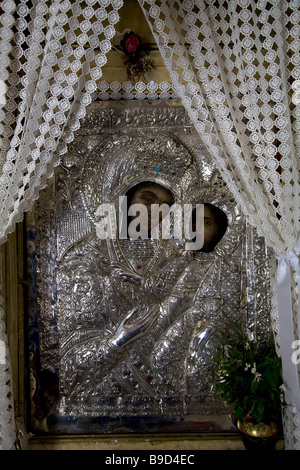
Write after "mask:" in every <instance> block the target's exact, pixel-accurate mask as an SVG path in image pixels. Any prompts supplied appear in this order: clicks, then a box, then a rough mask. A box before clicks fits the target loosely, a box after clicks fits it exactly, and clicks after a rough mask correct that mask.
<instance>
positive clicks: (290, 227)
mask: <svg viewBox="0 0 300 470" xmlns="http://www.w3.org/2000/svg"><path fill="white" fill-rule="evenodd" d="M139 3H140V5H141V7H142V8H143V11H144V13H145V16H146V18H147V20H148V23H149V25H150V27H151V29H152V32H153V35H154V37H155V39H156V42H157V44H158V47H159V50H160V53H161V55H162V57H163V58H164V61H165V65H166V68H167V69H168V71H169V73H170V77H171V81H172V84H173V86H174V90H175V92H176V93H177V94H178V96H179V97H180V98H181V100H182V104H183V105H184V107H185V108H186V110H187V112H188V114H189V116H190V118H191V120H192V121H193V123H194V125H195V128H196V130H197V131H198V133H199V135H200V136H201V138H202V141H203V142H204V143H205V144H206V146H207V149H208V151H209V152H210V154H211V155H212V157H213V159H214V161H215V163H216V165H217V167H218V168H219V170H220V172H221V174H222V176H223V178H224V180H225V181H226V183H227V184H228V187H229V188H230V190H231V191H232V193H233V194H234V196H235V199H236V201H237V202H238V203H239V204H240V205H241V207H242V208H243V211H244V213H245V214H247V215H248V217H249V220H250V222H251V223H252V224H253V225H255V226H256V227H257V229H258V231H259V233H260V234H262V235H264V237H265V239H266V242H267V244H268V246H270V247H272V248H273V250H274V252H275V253H278V254H281V256H284V255H285V254H286V253H288V254H287V255H286V259H285V260H284V262H285V261H288V262H289V263H291V265H292V266H293V268H294V269H297V270H298V274H299V272H300V268H299V253H297V252H295V247H296V244H297V240H298V237H299V218H300V199H299V193H300V191H299V189H300V188H299V167H300V163H299V162H300V159H299V156H300V152H299V150H300V147H299V124H300V118H299V115H300V106H299V103H300V96H299V95H300V92H299V88H300V80H299V79H300V42H299V37H300V34H299V33H300V3H299V1H298V0H294V1H293V0H290V1H279V0H272V1H266V0H259V1H253V0H232V1H230V2H228V1H219V2H215V1H214V0H205V1H202V0H197V1H192V0H183V1H177V0H175V1H171V0H139ZM297 256H298V259H297ZM291 260H293V261H292V262H291ZM298 288H299V285H298ZM292 290H293V292H294V293H295V292H296V288H294V289H293V288H292ZM293 292H292V294H293ZM292 297H293V298H292V302H293V313H292V314H293V320H294V322H292V320H291V324H290V325H289V327H290V328H291V329H292V328H293V327H294V338H295V339H296V338H297V337H298V328H299V323H300V318H298V317H297V315H298V314H297V305H298V302H299V299H298V298H296V297H297V296H295V295H293V296H292ZM278 315H279V314H278V309H277V308H275V306H274V309H273V313H272V321H273V324H274V331H275V333H276V343H277V347H278V350H279V351H280V352H281V354H282V347H281V348H280V331H279V327H278V324H279V321H278ZM292 323H294V324H292ZM295 326H296V327H295ZM287 327H288V325H287ZM281 346H282V345H281ZM288 346H289V351H290V348H291V345H288ZM296 374H299V370H298V371H296ZM298 382H299V377H298ZM295 416H298V413H295V412H294V411H293V412H291V411H290V410H289V419H287V420H286V426H285V430H286V436H287V443H288V444H287V447H289V448H300V435H299V425H297V424H296V423H297V422H299V418H297V419H298V421H297V419H296V418H295ZM291 436H292V438H291Z"/></svg>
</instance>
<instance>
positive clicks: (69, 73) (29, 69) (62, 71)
mask: <svg viewBox="0 0 300 470" xmlns="http://www.w3.org/2000/svg"><path fill="white" fill-rule="evenodd" d="M30 4H31V5H30ZM28 5H30V6H28ZM122 5H123V1H122V0H111V1H110V0H101V1H100V2H99V1H98V0H87V1H85V2H81V1H76V2H74V1H69V0H51V1H50V0H43V1H41V0H32V2H28V1H27V0H18V1H14V0H4V1H2V2H1V9H2V10H1V13H2V15H1V18H0V27H1V60H0V123H1V127H0V138H1V146H0V169H1V176H0V243H3V242H4V241H5V240H6V238H7V235H8V234H9V233H10V232H12V231H13V230H14V228H15V224H16V222H19V221H21V220H22V218H23V213H24V212H25V211H28V210H29V209H30V207H31V206H32V204H33V202H34V200H35V199H37V198H38V194H39V190H40V189H42V188H43V187H45V185H46V181H47V178H49V177H50V176H52V174H53V172H54V168H55V166H57V165H58V164H59V159H60V155H61V154H63V153H64V152H65V150H66V144H67V143H68V142H71V141H72V139H73V132H74V131H75V130H77V129H78V128H79V127H80V119H81V118H82V117H83V116H84V115H85V108H86V106H87V105H88V104H90V102H91V101H92V98H91V96H92V94H93V92H94V91H95V90H96V88H97V85H96V82H97V81H98V80H99V79H100V77H101V75H102V71H101V69H102V67H103V65H105V63H106V60H107V59H106V55H107V52H108V51H109V50H110V49H111V39H112V38H113V36H114V35H115V28H114V25H115V24H116V23H117V22H118V21H119V14H118V10H119V9H120V7H121V6H122ZM62 136H64V137H63V138H62ZM0 320H1V321H2V319H0ZM0 354H1V357H2V358H3V364H2V363H1V361H0V391H1V397H0V448H1V445H2V446H3V448H10V447H11V439H9V440H8V437H9V436H10V437H11V429H10V428H9V425H10V424H8V423H11V422H13V417H11V418H10V419H8V416H7V414H8V413H9V410H11V402H10V400H11V393H10V392H9V393H8V385H7V384H8V383H9V382H8V377H7V375H8V373H9V367H8V364H9V362H8V359H7V358H8V351H7V341H6V337H5V330H4V329H3V328H2V329H1V336H0ZM2 365H3V367H2ZM4 366H5V367H4ZM6 392H7V393H6ZM10 412H11V413H13V411H12V410H11V411H10ZM8 441H9V442H8Z"/></svg>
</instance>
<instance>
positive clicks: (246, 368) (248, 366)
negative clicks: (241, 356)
mask: <svg viewBox="0 0 300 470" xmlns="http://www.w3.org/2000/svg"><path fill="white" fill-rule="evenodd" d="M250 367H251V364H248V363H247V362H246V364H245V370H248V369H249V368H250Z"/></svg>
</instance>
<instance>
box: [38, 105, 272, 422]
mask: <svg viewBox="0 0 300 470" xmlns="http://www.w3.org/2000/svg"><path fill="white" fill-rule="evenodd" d="M138 109H139V108H138ZM114 113H115V114H111V113H110V112H109V111H107V110H105V109H104V110H102V111H101V112H100V113H99V111H98V115H97V116H101V119H100V118H99V119H100V120H101V122H102V124H101V127H99V126H98V127H97V129H98V131H99V129H101V130H100V131H99V135H96V136H95V132H94V131H93V132H92V131H91V128H92V126H93V125H95V114H93V113H91V115H90V116H92V117H89V118H88V120H87V124H86V129H87V130H86V134H84V125H83V127H82V128H81V131H80V133H79V135H78V136H77V138H76V142H75V144H74V145H73V147H72V148H71V150H70V151H69V153H68V154H67V155H66V156H65V157H64V161H63V162H62V165H61V167H60V168H59V169H58V171H57V174H56V178H55V180H54V182H53V186H52V188H53V189H52V190H53V191H54V193H55V200H54V202H53V201H52V199H51V198H49V196H48V197H47V198H46V201H45V200H44V203H43V202H40V203H39V204H40V205H41V207H40V208H37V209H36V214H38V217H37V219H39V217H40V219H41V220H44V219H43V217H42V214H43V211H44V213H45V214H46V213H47V214H48V212H49V210H48V209H46V207H48V206H49V204H53V205H54V206H55V208H54V207H53V209H55V211H56V212H55V214H56V215H55V220H54V221H53V220H51V221H50V220H49V219H48V225H47V230H48V240H49V242H48V243H49V246H50V245H51V247H52V248H53V247H54V248H53V250H54V251H53V250H52V251H51V255H50V256H52V257H53V259H52V263H50V264H48V268H47V269H48V272H46V268H45V265H44V264H42V258H43V256H44V255H43V254H42V250H41V248H39V243H40V244H42V236H41V234H42V233H43V234H44V233H45V228H44V229H43V230H42V229H41V228H39V226H38V223H37V224H36V225H37V227H36V245H37V258H38V266H39V270H40V274H41V275H40V280H39V279H38V287H39V286H41V283H42V280H43V279H45V278H47V279H48V280H49V281H51V282H49V285H51V286H52V289H53V290H52V292H51V293H49V289H51V288H50V287H48V293H47V292H41V288H40V290H39V293H40V298H39V304H40V305H44V306H45V305H46V306H47V305H48V307H47V308H48V310H47V308H45V309H44V310H42V309H40V311H39V322H40V325H41V326H43V325H44V326H45V328H46V329H47V331H48V337H47V338H45V337H43V336H41V359H42V362H43V368H45V369H51V368H52V369H55V370H57V371H58V390H59V393H58V397H57V402H56V403H55V411H53V410H52V413H54V414H56V416H76V417H78V416H79V417H80V416H92V417H93V416H94V417H95V416H136V417H142V416H164V415H167V416H174V415H175V416H181V415H195V414H199V413H200V414H203V413H204V414H207V413H211V414H216V412H220V413H224V409H225V408H224V407H223V404H221V403H218V402H217V401H216V400H215V399H214V397H213V392H212V380H213V369H212V365H211V356H212V351H213V348H214V346H215V345H214V331H215V329H217V328H219V325H220V324H221V321H222V319H223V318H227V317H228V316H231V317H235V316H237V315H238V316H239V315H240V314H241V312H242V311H243V309H245V301H244V298H245V291H244V286H245V285H246V283H247V280H245V279H246V277H247V275H248V274H247V269H248V268H247V263H245V266H244V267H243V266H242V265H241V259H242V258H243V257H245V259H246V254H245V246H246V245H245V243H244V242H243V240H244V238H245V233H248V232H247V230H248V229H247V227H246V224H245V219H244V217H243V216H242V214H241V213H240V210H239V208H238V206H237V204H236V203H235V201H234V199H233V197H232V195H231V193H230V192H229V191H228V188H227V187H226V185H225V183H224V182H223V181H222V179H221V178H220V176H219V174H218V172H217V171H216V169H215V167H214V165H213V164H212V163H211V161H210V159H209V158H208V157H207V154H206V153H205V152H204V150H203V147H201V146H200V149H199V138H198V137H197V136H195V134H194V133H193V132H192V130H191V129H192V126H191V125H190V124H189V121H188V120H187V118H186V117H185V115H184V114H182V108H177V109H176V108H174V107H173V108H172V107H165V106H158V107H157V108H148V109H147V111H146V116H147V119H146V123H145V110H144V108H141V111H139V112H137V111H136V110H135V111H134V112H133V110H131V109H130V108H129V109H128V110H127V111H126V112H124V109H122V110H121V111H118V110H115V111H114ZM89 119H90V121H89ZM105 119H107V121H106V125H103V121H104V122H105ZM180 119H182V122H181V125H180V126H179V125H178V121H180ZM111 121H113V122H114V126H113V132H112V130H111V129H112V126H111ZM176 121H177V123H176V126H177V128H178V131H177V132H176V126H175V124H174V122H176ZM161 122H162V123H163V125H161V124H160V123H161ZM145 129H146V132H145ZM183 129H185V130H184V131H183ZM182 134H184V135H183V136H182ZM66 185H70V186H69V189H68V190H67V191H66V189H65V188H66ZM49 191H51V188H50V189H48V192H49ZM65 195H67V196H68V198H67V197H66V196H65ZM70 195H71V200H70V197H69V196H70ZM41 201H43V200H41ZM43 204H45V207H44V206H43ZM198 207H201V210H200V209H199V213H198ZM162 209H164V210H162ZM47 211H48V212H47ZM200 213H201V217H200V218H198V215H199V214H200ZM44 217H46V215H44ZM198 219H199V220H201V223H200V224H199V220H198ZM41 225H42V224H41ZM186 227H189V228H190V230H191V232H189V233H188V234H187V231H186ZM200 232H201V234H200ZM187 235H188V236H187ZM43 239H44V240H45V237H44V238H43ZM196 239H197V240H198V241H199V240H201V244H200V245H199V247H198V245H197V244H196V245H195V244H194V245H193V242H194V241H195V240H196ZM40 246H41V245H40ZM195 246H197V249H191V247H192V248H193V247H195ZM264 256H265V254H264V255H263V257H262V259H263V261H262V263H265V261H266V260H265V258H264ZM52 267H53V268H52ZM255 275H257V274H255ZM255 275H254V273H253V276H254V277H255ZM53 286H55V287H54V288H53ZM53 292H55V295H54V294H53ZM50 297H51V299H53V298H54V299H55V302H54V305H55V315H53V300H52V301H51V302H49V298H50ZM50 304H51V307H50ZM51 308H52V314H50V310H51ZM250 311H251V309H248V316H249V318H250V317H251V315H256V312H253V313H251V315H250ZM53 319H54V320H53ZM262 321H265V320H264V319H262ZM45 328H42V330H44V329H45ZM50 345H51V347H50ZM216 410H218V411H216Z"/></svg>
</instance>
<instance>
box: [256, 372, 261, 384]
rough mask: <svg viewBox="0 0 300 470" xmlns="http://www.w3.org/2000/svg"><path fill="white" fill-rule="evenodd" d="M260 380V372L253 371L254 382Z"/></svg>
mask: <svg viewBox="0 0 300 470" xmlns="http://www.w3.org/2000/svg"><path fill="white" fill-rule="evenodd" d="M260 380H261V374H259V373H258V372H255V376H254V382H259V381H260Z"/></svg>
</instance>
